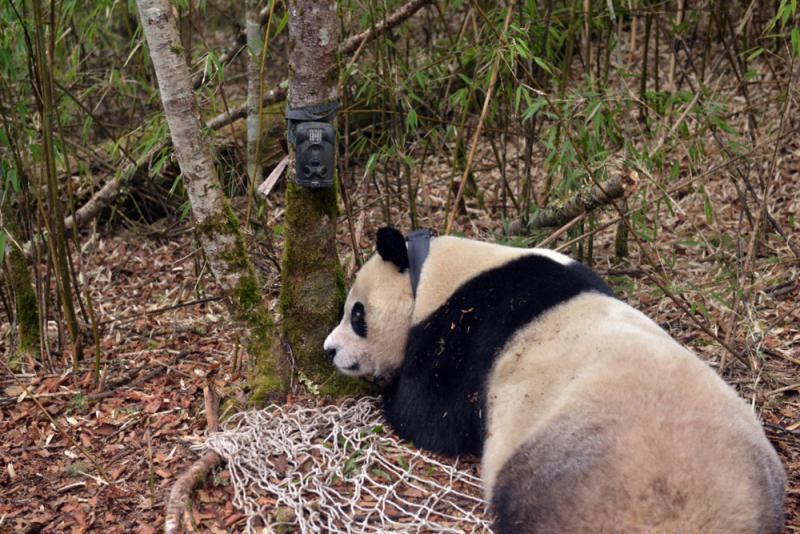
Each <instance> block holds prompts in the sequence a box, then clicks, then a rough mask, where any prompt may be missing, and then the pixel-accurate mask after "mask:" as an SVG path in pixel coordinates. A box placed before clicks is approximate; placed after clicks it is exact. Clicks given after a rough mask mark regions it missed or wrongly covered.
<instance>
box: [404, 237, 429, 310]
mask: <svg viewBox="0 0 800 534" xmlns="http://www.w3.org/2000/svg"><path fill="white" fill-rule="evenodd" d="M432 236H433V233H432V232H431V231H430V230H429V229H428V228H423V229H422V230H414V231H413V232H411V233H410V234H408V236H406V243H407V244H408V272H409V274H410V275H411V293H412V294H413V295H414V298H416V297H417V286H418V285H419V275H420V273H421V272H422V266H423V265H424V264H425V260H426V259H428V252H430V248H431V237H432Z"/></svg>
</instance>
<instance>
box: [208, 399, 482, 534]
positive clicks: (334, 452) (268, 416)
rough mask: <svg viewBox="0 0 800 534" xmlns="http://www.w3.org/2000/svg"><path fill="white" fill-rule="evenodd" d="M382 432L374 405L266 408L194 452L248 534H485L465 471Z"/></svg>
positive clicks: (476, 490)
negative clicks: (210, 468) (225, 489)
mask: <svg viewBox="0 0 800 534" xmlns="http://www.w3.org/2000/svg"><path fill="white" fill-rule="evenodd" d="M385 425H386V424H385V421H384V419H383V416H382V414H381V410H380V407H379V404H378V400H377V399H376V398H372V397H366V398H361V399H358V400H356V399H349V400H347V401H345V402H344V403H342V404H340V405H330V406H323V407H317V406H311V407H309V406H303V405H299V404H294V405H289V406H275V405H273V406H270V407H268V408H266V409H263V410H259V411H250V412H243V413H239V414H236V415H234V416H233V417H232V418H231V419H229V420H228V421H227V422H226V423H225V424H224V425H223V431H222V432H219V433H216V434H212V435H210V436H209V437H208V438H207V440H206V442H205V444H204V445H202V446H200V447H202V448H204V449H205V450H212V451H214V452H216V453H217V454H219V455H220V456H221V457H222V458H223V459H224V460H225V461H226V462H227V469H228V471H229V473H230V480H231V484H232V486H233V488H234V499H233V504H234V506H236V507H237V508H238V509H240V510H242V511H243V512H244V514H245V515H246V517H247V520H246V523H245V532H248V533H256V532H259V533H260V532H285V531H287V530H286V529H289V531H295V529H296V530H297V531H300V532H321V531H323V532H348V533H350V532H448V533H450V532H451V533H461V532H476V533H479V532H480V533H490V532H491V530H490V518H489V517H488V515H487V513H486V509H485V506H484V501H483V498H482V489H481V481H480V478H478V477H477V476H476V475H475V474H474V473H473V472H471V471H470V465H469V464H464V463H463V462H460V461H459V460H458V459H455V460H445V461H440V460H438V459H436V458H435V457H434V456H432V455H430V454H428V453H425V452H423V451H420V450H418V449H416V448H414V447H412V446H411V445H409V444H407V443H405V442H402V441H400V440H399V439H397V438H396V437H395V436H394V435H393V434H392V433H391V432H390V430H389V429H388V427H387V426H385ZM472 467H474V466H472ZM434 473H435V474H436V476H435V477H434V476H432V475H433V474H434Z"/></svg>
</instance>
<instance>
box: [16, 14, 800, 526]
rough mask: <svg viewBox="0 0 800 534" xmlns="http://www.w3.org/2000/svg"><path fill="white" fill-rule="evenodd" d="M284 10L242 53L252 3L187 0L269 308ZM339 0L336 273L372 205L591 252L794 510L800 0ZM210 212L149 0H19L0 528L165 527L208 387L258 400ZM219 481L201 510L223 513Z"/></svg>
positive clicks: (312, 388) (229, 190)
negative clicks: (729, 418) (771, 473)
mask: <svg viewBox="0 0 800 534" xmlns="http://www.w3.org/2000/svg"><path fill="white" fill-rule="evenodd" d="M291 3H292V2H291V0H290V1H288V2H287V1H278V0H264V2H262V3H261V4H259V5H258V6H257V7H258V9H259V11H258V14H257V18H258V19H259V23H260V25H259V28H260V31H261V37H262V40H263V47H262V48H261V50H260V53H259V54H256V55H252V53H251V51H249V50H248V48H247V46H246V44H245V43H246V38H245V32H244V30H243V28H244V26H245V24H244V21H245V9H244V5H242V4H243V3H238V4H237V3H233V2H230V1H229V0H200V1H197V0H176V1H174V2H173V10H174V13H175V14H176V17H177V20H178V24H179V29H180V34H181V41H182V46H181V47H179V48H180V49H176V50H174V52H175V53H179V54H182V55H183V56H184V57H185V60H186V62H187V63H188V65H189V66H190V70H191V72H192V75H193V76H194V79H193V83H194V88H195V96H196V100H197V102H198V105H199V108H200V110H201V113H202V118H203V120H204V121H205V127H206V133H207V134H208V138H209V139H210V142H211V143H212V150H213V155H214V165H215V166H216V170H217V173H218V175H219V177H220V179H221V182H222V187H223V189H224V192H225V194H226V196H227V197H228V199H229V200H230V202H231V205H232V207H233V210H234V211H235V217H232V219H234V220H235V219H237V218H238V221H239V224H240V230H241V231H242V233H243V234H244V236H245V238H246V240H247V244H246V245H245V246H246V248H247V250H248V251H249V253H250V257H251V260H252V262H253V265H254V267H255V270H256V271H257V272H258V275H259V277H260V278H261V281H262V285H263V287H264V295H263V303H264V306H261V307H259V309H260V310H261V309H262V308H263V310H268V311H270V312H273V315H274V320H275V322H276V324H281V317H279V314H278V313H274V312H276V311H277V309H278V302H279V294H280V289H281V288H280V265H281V255H282V254H283V242H284V240H283V238H284V233H285V229H286V224H287V219H291V217H289V216H287V214H286V212H285V208H286V203H285V198H284V194H283V193H284V191H285V188H286V185H285V183H284V178H283V176H284V175H281V174H280V173H281V169H282V168H283V167H284V166H285V161H283V160H284V156H285V155H286V154H287V143H286V137H285V128H286V125H285V121H284V119H283V116H284V112H285V108H286V95H287V87H288V79H289V77H290V75H291V72H290V68H289V60H288V57H289V45H288V42H289V39H288V36H287V33H288V29H287V23H288V17H289V14H288V6H289V5H290V4H291ZM404 10H405V11H404ZM338 11H339V21H338V22H339V27H340V34H341V35H340V37H341V45H340V46H339V53H340V57H339V73H338V75H339V80H340V81H339V94H340V97H341V108H340V110H339V112H338V119H337V121H338V122H337V127H338V132H339V150H338V179H339V180H338V183H339V190H338V192H337V193H338V212H339V216H338V218H337V245H338V253H339V258H340V260H341V269H342V271H341V272H342V273H343V275H344V279H345V280H348V281H349V280H350V279H351V277H352V275H353V273H354V272H355V270H356V269H357V268H358V266H359V265H361V263H362V262H363V261H365V259H366V258H368V256H369V254H371V252H372V247H373V240H374V235H375V231H376V230H377V228H378V227H380V226H383V225H391V226H395V227H398V228H400V229H402V230H404V231H409V230H411V229H414V228H420V227H431V228H433V229H435V230H436V231H437V232H438V233H439V234H443V233H453V234H459V235H466V236H469V237H475V238H479V239H484V240H491V241H497V242H502V243H507V244H511V245H514V246H544V247H549V248H555V249H557V250H562V251H565V252H567V253H569V254H570V255H572V256H574V257H576V258H578V259H581V260H582V261H584V262H586V263H587V264H590V265H592V266H593V267H594V268H595V269H596V270H597V271H598V272H599V273H600V274H601V275H603V276H604V277H605V278H606V279H608V280H610V281H611V282H612V283H613V285H614V288H615V290H616V291H617V294H618V295H619V296H620V297H621V298H624V299H626V300H627V301H629V302H630V303H631V304H632V305H634V306H635V307H637V308H639V309H641V310H642V311H644V312H645V313H647V314H648V315H650V316H651V317H653V318H654V319H656V320H657V321H658V322H659V324H661V325H662V326H663V327H664V328H665V329H666V330H668V331H669V332H670V333H671V334H672V335H673V336H674V337H676V338H677V339H678V340H680V341H681V342H682V343H684V344H686V345H688V346H690V347H691V348H692V349H693V350H694V351H695V352H696V353H697V354H698V355H699V356H700V357H701V358H702V359H704V360H705V361H707V362H708V363H709V364H710V365H711V366H713V367H714V368H715V369H716V370H717V371H718V372H719V373H720V374H721V375H722V376H723V378H725V380H727V381H728V382H729V383H731V384H733V385H734V387H736V388H737V390H738V391H739V392H740V394H741V395H742V396H744V397H745V398H746V399H747V400H748V401H749V402H751V403H752V404H753V406H754V408H755V409H756V410H757V411H758V412H759V414H760V416H761V418H762V420H763V421H764V424H765V427H766V429H767V432H768V435H769V437H770V439H771V440H772V442H773V444H774V445H775V447H776V449H777V450H778V452H779V453H780V454H781V457H782V459H783V460H784V463H785V466H786V469H787V473H788V475H789V480H790V486H789V489H788V497H787V512H788V515H787V529H788V531H790V532H798V531H800V474H798V473H799V472H800V456H798V455H800V441H799V440H798V434H800V398H798V393H799V392H800V380H798V377H799V376H800V373H799V372H798V371H800V306H799V305H798V303H799V302H800V283H798V279H799V278H800V141H799V140H798V139H800V138H799V137H798V134H800V120H799V119H798V117H800V107H799V106H798V104H800V101H798V96H799V95H800V90H798V87H797V85H798V82H799V81H800V80H798V78H800V13H799V12H798V9H797V2H796V1H794V0H771V1H766V0H751V1H748V2H726V1H723V0H692V1H690V0H525V1H518V2H492V1H486V0H438V1H432V0H431V1H419V0H411V1H406V0H384V1H383V2H377V1H375V0H341V1H339V2H338ZM398 14H399V15H398ZM362 34H363V35H362ZM248 60H251V61H254V62H256V63H255V64H256V65H257V66H258V69H256V70H255V71H253V69H250V71H248ZM248 72H250V73H251V74H252V72H255V75H257V76H259V78H258V80H259V83H256V84H255V87H257V90H258V97H259V101H260V102H261V105H260V106H258V110H257V111H256V113H257V114H258V115H257V121H256V123H257V125H258V138H257V140H256V144H257V149H254V150H253V149H248V141H247V127H246V124H245V123H246V121H245V118H246V115H247V109H248V108H247V105H246V96H247V91H248ZM335 74H336V73H334V74H333V75H335ZM251 87H252V84H251ZM248 154H250V157H251V158H252V157H255V158H256V159H257V160H258V161H257V163H258V166H260V168H261V170H262V172H261V173H258V172H255V171H253V170H252V169H254V168H258V166H255V167H252V166H251V172H250V173H249V174H248ZM276 169H277V171H276ZM249 175H252V176H254V178H255V179H249V178H248V176H249ZM259 189H261V191H262V192H261V193H259ZM191 208H192V206H191V204H190V202H189V200H188V196H187V191H186V188H185V185H184V182H183V181H182V177H181V175H180V171H179V169H178V166H177V163H176V161H175V159H174V156H173V153H172V149H171V140H170V134H169V130H168V128H167V125H166V122H165V119H164V112H163V108H162V104H161V100H160V96H159V91H158V84H157V81H156V78H155V74H154V71H153V68H152V64H151V60H150V56H149V54H148V50H147V45H146V41H145V39H144V37H143V34H142V29H141V27H140V24H139V18H138V14H137V11H136V3H135V2H132V1H128V2H120V1H116V0H98V1H94V2H80V1H77V0H62V1H59V2H53V1H51V2H45V1H43V0H8V1H6V2H3V3H2V4H0V260H1V263H2V276H0V316H2V321H0V348H1V349H2V357H0V358H1V359H0V365H2V371H0V434H2V435H3V436H5V437H4V439H3V442H2V444H0V460H2V462H0V463H1V464H2V466H6V468H4V469H3V470H2V472H1V473H0V482H2V484H0V486H2V487H3V488H4V489H2V490H0V530H3V529H5V528H6V526H7V525H12V526H11V527H10V528H11V529H12V530H16V529H25V528H28V527H30V526H31V525H33V524H41V525H53V530H54V531H57V530H66V529H67V528H71V527H74V526H76V525H77V526H83V528H84V529H87V528H99V527H101V526H105V527H109V528H111V527H114V528H119V529H120V530H124V531H130V530H131V529H133V528H142V529H144V528H145V527H147V526H148V525H157V524H158V522H159V518H160V517H161V516H162V515H163V506H162V503H163V500H164V497H165V495H166V493H167V492H168V489H169V487H170V484H171V482H172V481H173V479H174V477H175V476H177V474H179V473H180V469H181V467H182V466H184V465H185V462H186V459H185V456H186V454H188V452H186V451H184V449H185V448H186V445H187V444H188V443H189V441H191V439H192V438H187V437H186V436H193V437H194V438H197V437H198V436H200V435H201V434H202V431H203V427H204V424H205V423H204V416H203V415H202V414H203V410H204V408H203V401H202V399H203V393H202V392H203V388H204V387H205V388H206V389H208V388H209V387H211V388H212V389H213V388H216V389H218V390H219V391H220V392H221V395H222V406H223V409H222V414H221V416H222V417H223V418H224V417H225V416H226V414H230V413H231V412H232V411H234V410H237V409H241V408H242V407H243V406H245V405H246V404H247V402H248V397H247V395H248V393H249V391H250V390H249V388H250V386H251V384H252V382H248V378H252V373H254V372H255V371H254V369H253V362H251V361H250V360H249V359H248V356H249V355H248V354H247V350H246V347H243V345H242V342H241V337H242V335H243V334H242V328H241V327H240V325H238V324H236V323H235V321H234V320H233V319H232V318H231V317H229V316H228V312H227V309H226V308H225V307H224V306H223V304H222V301H223V299H222V293H221V291H220V287H219V285H218V284H217V282H216V281H215V280H214V278H213V277H212V276H211V274H210V272H209V268H208V266H207V265H206V262H205V260H204V257H203V254H202V251H201V250H200V244H199V241H198V238H197V237H196V235H195V234H194V233H193V228H192V211H191ZM271 319H272V317H271V318H269V319H264V320H263V321H262V323H259V324H267V323H268V322H269V321H270V320H271ZM283 341H284V340H280V339H279V340H275V346H276V347H283V346H284V345H285V344H284V343H283ZM284 352H286V353H287V354H288V356H287V358H288V361H290V362H291V361H292V360H291V347H289V350H285V351H284ZM289 380H290V382H291V383H290V389H291V393H290V399H289V401H290V402H295V401H297V399H305V398H309V397H315V395H316V394H317V393H318V392H319V391H320V390H321V389H322V390H326V386H328V385H329V384H328V383H327V381H326V380H327V379H320V378H319V376H318V375H314V376H310V375H309V374H308V373H304V372H302V370H301V371H300V372H293V373H292V376H291V377H290V378H289ZM330 380H331V381H335V380H336V378H331V379H330ZM331 383H333V382H331ZM209 384H210V386H209ZM156 438H159V439H156ZM142 451H146V452H145V453H142ZM176 451H183V452H186V454H177V453H176ZM182 456H183V458H182ZM430 475H431V476H433V477H435V476H436V474H435V473H430ZM214 476H215V477H218V476H222V479H215V480H213V481H212V480H209V481H207V483H206V486H205V487H204V489H203V491H204V492H205V493H204V495H205V497H204V498H203V499H201V501H202V502H201V504H199V505H198V508H197V509H196V510H195V512H196V514H195V515H196V517H195V519H196V523H197V525H198V528H200V529H207V530H213V529H214V528H222V529H226V528H234V527H235V526H236V525H237V521H240V520H241V516H237V514H238V512H237V511H236V510H234V509H233V508H232V507H231V506H230V505H229V500H230V499H229V495H228V494H227V493H226V491H227V490H226V487H227V486H226V483H225V482H224V473H223V475H219V474H215V475H214ZM54 481H56V482H54ZM64 488H67V489H64ZM88 503H91V506H89V505H88ZM204 514H205V515H204ZM212 527H213V528H212ZM140 531H142V532H146V530H140Z"/></svg>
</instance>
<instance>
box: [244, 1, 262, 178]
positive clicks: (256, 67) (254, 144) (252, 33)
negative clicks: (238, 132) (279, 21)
mask: <svg viewBox="0 0 800 534" xmlns="http://www.w3.org/2000/svg"><path fill="white" fill-rule="evenodd" d="M258 4H259V2H258V0H247V22H246V24H245V27H246V31H247V51H248V56H247V178H248V180H249V181H250V183H251V184H255V185H256V186H257V185H259V184H260V183H261V163H260V162H259V160H258V142H259V140H260V137H261V136H260V132H259V124H260V122H261V120H260V107H261V103H260V102H259V100H260V99H259V95H260V91H261V82H260V80H261V69H260V63H261V62H260V59H261V51H262V49H263V47H264V43H263V41H262V39H261V20H260V16H259V12H258Z"/></svg>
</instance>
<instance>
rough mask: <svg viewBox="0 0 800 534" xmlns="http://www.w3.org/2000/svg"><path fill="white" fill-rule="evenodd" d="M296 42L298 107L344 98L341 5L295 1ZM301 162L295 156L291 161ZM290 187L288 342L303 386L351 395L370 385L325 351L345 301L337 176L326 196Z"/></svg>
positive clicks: (293, 90) (294, 95)
mask: <svg viewBox="0 0 800 534" xmlns="http://www.w3.org/2000/svg"><path fill="white" fill-rule="evenodd" d="M289 39H290V45H289V49H290V50H291V55H290V58H289V65H290V69H291V74H292V77H291V86H290V90H289V105H290V106H291V107H292V108H301V107H307V106H315V105H321V104H325V103H329V102H332V101H336V100H338V98H339V88H338V84H339V79H338V72H339V70H338V58H337V46H338V41H339V29H338V17H337V14H336V2H335V1H333V0H324V1H323V0H290V2H289ZM290 160H291V161H292V162H294V154H292V157H291V158H290ZM293 177H294V171H292V172H290V179H289V181H288V183H287V186H286V230H285V236H284V237H285V245H284V252H283V264H282V267H281V281H282V284H281V312H282V313H283V335H284V337H285V339H286V341H287V342H288V343H289V345H290V346H291V348H292V353H293V355H294V359H295V364H296V366H297V369H298V371H299V372H300V373H301V376H300V378H301V381H302V382H305V383H306V385H307V386H309V385H312V384H313V385H312V387H315V388H318V389H319V392H320V393H322V394H330V395H344V394H350V393H356V392H359V391H363V389H364V386H363V385H362V384H361V383H360V382H357V381H354V380H352V379H349V378H347V377H345V376H344V375H342V374H340V373H338V372H336V370H335V368H334V367H333V366H332V365H331V364H330V363H329V362H328V361H327V360H326V359H325V357H324V354H323V350H322V344H323V342H324V341H325V337H326V336H327V335H328V332H330V330H331V329H332V328H333V327H334V326H335V325H336V323H337V321H338V319H339V316H340V313H341V309H342V304H343V303H344V298H345V288H344V277H343V274H342V271H341V268H340V267H339V260H338V257H337V255H336V215H337V194H336V192H337V187H338V177H336V176H335V177H334V185H333V187H331V188H324V189H306V188H304V187H301V186H298V185H297V184H295V183H294V180H293Z"/></svg>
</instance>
